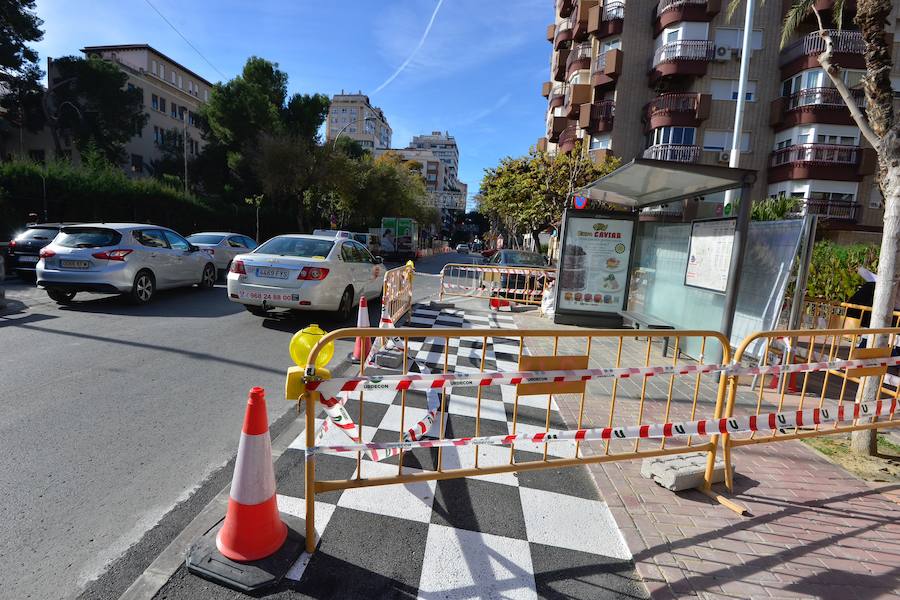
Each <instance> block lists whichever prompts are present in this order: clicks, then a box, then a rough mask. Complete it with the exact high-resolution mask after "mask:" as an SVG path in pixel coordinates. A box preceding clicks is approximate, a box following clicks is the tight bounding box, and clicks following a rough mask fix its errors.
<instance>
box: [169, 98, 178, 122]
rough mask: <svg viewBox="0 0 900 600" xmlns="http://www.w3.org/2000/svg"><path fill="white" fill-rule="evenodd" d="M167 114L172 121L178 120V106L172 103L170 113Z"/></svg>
mask: <svg viewBox="0 0 900 600" xmlns="http://www.w3.org/2000/svg"><path fill="white" fill-rule="evenodd" d="M169 114H170V115H172V118H173V119H177V118H178V105H177V104H175V103H174V102H173V103H172V111H171V112H170V113H169Z"/></svg>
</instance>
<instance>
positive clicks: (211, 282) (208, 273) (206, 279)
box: [197, 263, 219, 290]
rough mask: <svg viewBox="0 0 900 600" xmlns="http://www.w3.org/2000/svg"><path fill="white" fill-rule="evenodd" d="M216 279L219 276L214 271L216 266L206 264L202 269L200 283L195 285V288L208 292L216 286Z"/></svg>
mask: <svg viewBox="0 0 900 600" xmlns="http://www.w3.org/2000/svg"><path fill="white" fill-rule="evenodd" d="M218 278H219V274H218V272H217V271H216V265H214V264H212V263H206V266H205V267H203V276H202V277H201V278H200V283H198V284H197V287H199V288H200V289H205V290H208V289H210V288H211V287H213V286H215V285H216V280H217V279H218Z"/></svg>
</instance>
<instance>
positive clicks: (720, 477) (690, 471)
mask: <svg viewBox="0 0 900 600" xmlns="http://www.w3.org/2000/svg"><path fill="white" fill-rule="evenodd" d="M705 471H706V454H682V455H674V456H659V457H656V458H645V459H644V460H643V462H642V463H641V476H643V477H645V478H647V479H652V480H653V481H655V482H656V483H658V484H659V485H661V486H663V487H664V488H666V489H667V490H672V491H673V492H679V491H681V490H689V489H692V488H695V487H698V486H699V485H701V484H702V483H703V473H704V472H705ZM722 481H725V461H723V460H722V459H721V458H719V457H716V465H715V468H714V469H713V483H720V482H722Z"/></svg>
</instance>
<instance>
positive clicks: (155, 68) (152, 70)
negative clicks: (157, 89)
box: [150, 60, 159, 75]
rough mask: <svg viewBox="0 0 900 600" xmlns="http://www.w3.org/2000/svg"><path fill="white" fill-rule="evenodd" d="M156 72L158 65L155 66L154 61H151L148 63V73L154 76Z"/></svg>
mask: <svg viewBox="0 0 900 600" xmlns="http://www.w3.org/2000/svg"><path fill="white" fill-rule="evenodd" d="M158 70H159V65H157V64H156V61H155V60H151V61H150V72H151V73H153V74H154V75H156V73H157V71H158Z"/></svg>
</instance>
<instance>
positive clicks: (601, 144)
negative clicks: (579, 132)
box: [590, 134, 612, 150]
mask: <svg viewBox="0 0 900 600" xmlns="http://www.w3.org/2000/svg"><path fill="white" fill-rule="evenodd" d="M611 147H612V138H611V137H610V136H609V135H608V134H605V135H592V136H591V141H590V149H591V150H609V149H610V148H611Z"/></svg>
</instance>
